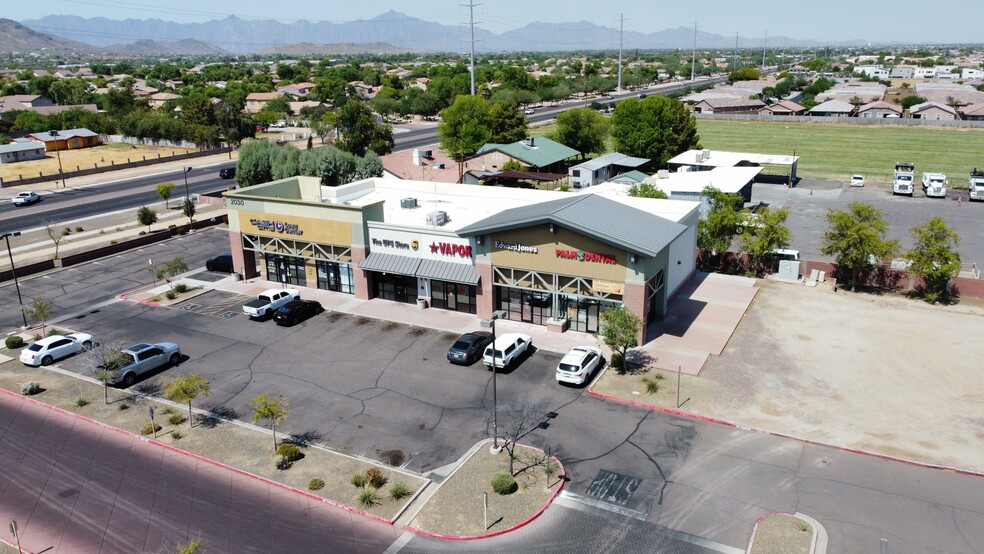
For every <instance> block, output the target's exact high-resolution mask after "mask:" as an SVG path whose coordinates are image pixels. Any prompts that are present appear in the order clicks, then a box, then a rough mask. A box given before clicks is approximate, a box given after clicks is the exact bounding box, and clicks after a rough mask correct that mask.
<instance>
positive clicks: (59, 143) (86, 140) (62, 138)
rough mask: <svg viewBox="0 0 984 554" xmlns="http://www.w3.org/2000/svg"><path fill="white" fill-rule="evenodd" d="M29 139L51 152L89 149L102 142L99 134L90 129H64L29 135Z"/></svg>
mask: <svg viewBox="0 0 984 554" xmlns="http://www.w3.org/2000/svg"><path fill="white" fill-rule="evenodd" d="M27 138H28V139H30V140H34V141H37V142H41V143H44V145H45V147H46V148H47V149H48V151H49V152H57V151H60V150H75V149H77V148H88V147H90V146H98V145H99V144H100V143H101V142H102V141H101V140H100V139H99V135H98V134H96V133H94V132H92V131H90V130H88V129H64V130H61V131H46V132H44V133H31V134H29V135H27Z"/></svg>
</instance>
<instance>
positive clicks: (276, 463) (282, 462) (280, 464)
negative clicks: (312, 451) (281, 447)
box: [273, 454, 294, 471]
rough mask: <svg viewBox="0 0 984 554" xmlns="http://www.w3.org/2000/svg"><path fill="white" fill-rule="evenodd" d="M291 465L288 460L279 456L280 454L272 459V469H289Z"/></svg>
mask: <svg viewBox="0 0 984 554" xmlns="http://www.w3.org/2000/svg"><path fill="white" fill-rule="evenodd" d="M292 465H294V464H293V463H292V462H291V461H290V460H288V459H287V458H286V457H285V456H281V455H280V454H277V455H276V456H274V457H273V467H275V468H277V469H279V470H281V471H283V470H285V469H290V466H292Z"/></svg>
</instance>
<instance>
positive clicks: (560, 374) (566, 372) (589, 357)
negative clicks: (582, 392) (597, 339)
mask: <svg viewBox="0 0 984 554" xmlns="http://www.w3.org/2000/svg"><path fill="white" fill-rule="evenodd" d="M599 367H601V350H599V349H597V348H595V347H593V346H575V347H574V348H571V349H570V350H568V351H567V354H564V357H563V358H562V359H561V360H560V364H559V365H558V366H557V373H556V375H557V382H558V383H570V384H572V385H583V384H584V383H585V382H587V381H590V380H591V377H592V376H593V375H594V373H595V371H597V370H598V368H599Z"/></svg>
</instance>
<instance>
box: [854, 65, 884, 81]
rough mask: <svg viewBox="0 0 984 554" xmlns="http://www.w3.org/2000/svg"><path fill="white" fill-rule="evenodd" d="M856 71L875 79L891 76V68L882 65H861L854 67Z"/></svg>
mask: <svg viewBox="0 0 984 554" xmlns="http://www.w3.org/2000/svg"><path fill="white" fill-rule="evenodd" d="M854 72H855V73H859V74H862V75H867V76H868V77H872V78H875V79H888V78H889V77H891V74H892V72H891V70H889V69H887V68H885V67H882V66H880V65H859V66H855V68H854Z"/></svg>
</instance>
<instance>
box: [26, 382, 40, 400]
mask: <svg viewBox="0 0 984 554" xmlns="http://www.w3.org/2000/svg"><path fill="white" fill-rule="evenodd" d="M39 392H41V385H40V384H39V383H38V382H37V381H28V382H26V383H21V394H23V395H24V396H31V395H32V394H37V393H39Z"/></svg>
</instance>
